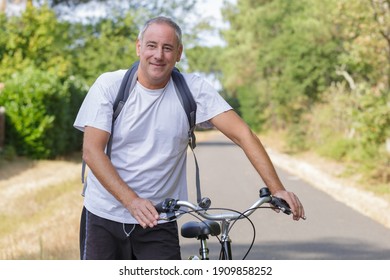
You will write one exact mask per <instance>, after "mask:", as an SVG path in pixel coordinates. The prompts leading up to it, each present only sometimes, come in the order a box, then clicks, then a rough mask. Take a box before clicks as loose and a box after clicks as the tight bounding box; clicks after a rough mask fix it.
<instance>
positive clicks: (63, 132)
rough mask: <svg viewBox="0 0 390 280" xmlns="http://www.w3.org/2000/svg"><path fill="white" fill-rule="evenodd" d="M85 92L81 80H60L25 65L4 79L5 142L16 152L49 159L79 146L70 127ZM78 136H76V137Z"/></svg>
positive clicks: (1, 98) (1, 95)
mask: <svg viewBox="0 0 390 280" xmlns="http://www.w3.org/2000/svg"><path fill="white" fill-rule="evenodd" d="M84 93H85V88H84V87H83V82H82V81H80V80H77V79H75V78H69V79H67V80H66V81H64V82H62V81H61V80H60V79H59V78H58V77H57V76H55V75H54V74H50V73H48V72H44V71H41V70H38V69H36V68H34V67H28V68H26V69H24V70H23V71H22V72H17V73H15V74H14V75H12V77H11V79H9V80H8V81H5V88H4V90H3V91H2V92H1V93H0V104H1V105H2V106H4V107H5V108H6V139H5V140H6V145H7V146H12V147H14V149H15V150H16V153H17V154H18V155H23V156H28V157H32V158H53V157H55V156H58V155H62V154H65V153H67V152H69V151H72V150H75V149H77V148H79V147H80V143H81V140H80V138H79V137H81V135H78V136H75V132H74V129H73V127H72V124H73V121H74V118H75V115H76V110H77V109H78V107H79V105H80V104H81V100H82V97H83V95H84ZM77 138H78V139H77Z"/></svg>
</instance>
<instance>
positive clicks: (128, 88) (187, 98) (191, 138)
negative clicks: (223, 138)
mask: <svg viewBox="0 0 390 280" xmlns="http://www.w3.org/2000/svg"><path fill="white" fill-rule="evenodd" d="M138 66H139V61H137V62H135V63H134V64H133V65H132V66H131V67H130V68H129V69H128V70H127V72H126V74H125V75H124V77H123V80H122V83H121V86H120V88H119V91H118V94H117V96H116V98H115V102H114V105H113V111H114V113H113V117H112V125H111V135H110V139H109V141H108V143H107V148H106V154H107V156H108V157H109V158H110V157H111V147H112V138H113V134H114V123H115V120H116V118H117V117H118V116H119V114H120V112H121V111H122V108H123V106H124V104H125V103H126V100H127V98H128V97H129V95H130V93H131V92H132V91H133V89H134V87H135V85H136V83H137V71H138ZM171 75H172V80H173V83H174V86H175V89H176V93H177V95H178V98H179V100H180V103H181V105H182V106H183V109H184V111H185V112H186V115H187V119H188V123H189V127H190V128H189V130H188V146H189V147H190V148H191V150H192V153H193V155H194V160H195V168H196V189H197V200H198V203H201V201H202V199H201V193H200V179H199V167H198V162H197V159H196V157H195V153H194V149H195V147H196V138H195V133H194V131H195V126H196V108H197V106H196V102H195V100H194V97H193V95H192V93H191V91H190V89H189V88H188V85H187V83H186V81H185V79H184V77H183V75H182V74H181V73H180V71H179V69H177V68H176V67H175V68H174V69H173V71H172V74H171ZM85 169H86V163H85V161H84V160H83V161H82V169H81V182H82V183H83V184H84V188H83V192H82V195H83V196H84V193H85V189H86V187H87V184H86V181H85Z"/></svg>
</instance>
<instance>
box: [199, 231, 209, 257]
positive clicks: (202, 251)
mask: <svg viewBox="0 0 390 280" xmlns="http://www.w3.org/2000/svg"><path fill="white" fill-rule="evenodd" d="M199 239H200V248H199V255H200V258H201V260H208V259H209V252H210V250H209V248H208V247H207V236H202V237H201V238H199Z"/></svg>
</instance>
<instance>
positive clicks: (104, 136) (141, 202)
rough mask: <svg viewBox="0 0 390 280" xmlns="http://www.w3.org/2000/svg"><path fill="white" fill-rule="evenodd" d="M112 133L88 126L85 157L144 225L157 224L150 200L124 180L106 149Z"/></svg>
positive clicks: (102, 182) (99, 177)
mask: <svg viewBox="0 0 390 280" xmlns="http://www.w3.org/2000/svg"><path fill="white" fill-rule="evenodd" d="M109 137H110V134H109V133H108V132H106V131H103V130H100V129H97V128H94V127H90V126H87V127H85V130H84V141H83V159H84V161H85V162H86V164H87V165H88V167H89V168H90V169H91V170H92V172H93V174H94V175H95V176H96V178H97V179H98V180H99V182H100V183H101V184H102V185H103V186H104V187H105V188H106V189H107V190H108V191H109V192H110V193H111V194H112V195H113V196H114V197H115V198H116V199H117V200H118V201H119V202H120V203H122V204H123V205H124V207H126V208H127V209H128V210H129V211H130V213H131V214H132V215H133V217H134V218H136V219H137V221H138V222H139V223H140V225H141V226H142V227H144V228H145V227H147V226H149V227H153V226H155V225H156V224H157V219H158V217H159V216H158V213H157V212H156V210H155V208H154V206H153V204H152V203H151V202H150V201H149V200H145V199H142V198H140V197H138V195H137V194H136V193H135V192H134V191H133V190H132V189H131V188H130V187H129V186H128V185H127V184H126V183H125V182H124V181H123V180H122V178H121V177H120V176H119V174H118V172H117V171H116V169H115V167H114V166H113V165H112V163H111V160H110V159H109V158H108V156H107V155H106V154H105V152H104V150H105V147H106V145H107V142H108V140H109Z"/></svg>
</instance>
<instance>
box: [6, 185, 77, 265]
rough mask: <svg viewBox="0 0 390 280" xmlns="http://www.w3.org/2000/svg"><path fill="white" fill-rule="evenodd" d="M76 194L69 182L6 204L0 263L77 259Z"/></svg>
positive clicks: (40, 190) (42, 189)
mask: <svg viewBox="0 0 390 280" xmlns="http://www.w3.org/2000/svg"><path fill="white" fill-rule="evenodd" d="M80 190H81V184H80V182H79V181H78V180H70V181H67V182H66V183H62V184H58V185H48V186H46V187H44V188H40V189H39V190H37V191H32V192H28V193H24V194H23V195H21V196H19V197H17V198H16V199H14V200H12V201H8V202H7V203H6V205H5V208H6V211H2V215H1V217H0V218H1V224H0V251H1V255H0V259H18V260H21V259H27V260H31V259H33V260H36V259H78V258H79V257H78V228H79V226H78V223H79V216H80V211H81V207H82V198H81V196H80ZM1 210H4V209H1Z"/></svg>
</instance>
